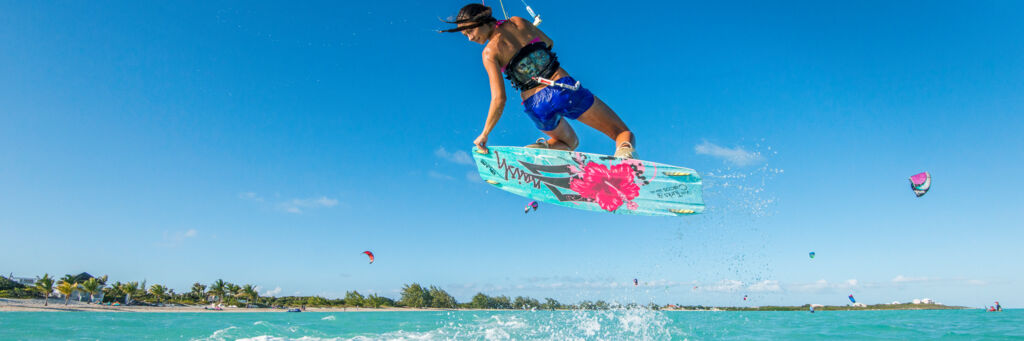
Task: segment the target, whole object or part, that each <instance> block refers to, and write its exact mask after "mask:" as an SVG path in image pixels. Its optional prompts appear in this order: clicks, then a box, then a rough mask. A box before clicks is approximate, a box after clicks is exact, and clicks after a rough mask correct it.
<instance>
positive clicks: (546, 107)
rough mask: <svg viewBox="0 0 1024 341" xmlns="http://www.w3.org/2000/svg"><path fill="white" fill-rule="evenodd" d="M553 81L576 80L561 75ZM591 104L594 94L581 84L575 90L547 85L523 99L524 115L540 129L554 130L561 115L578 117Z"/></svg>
mask: <svg viewBox="0 0 1024 341" xmlns="http://www.w3.org/2000/svg"><path fill="white" fill-rule="evenodd" d="M555 83H559V84H566V85H575V84H576V80H575V79H572V77H562V78H559V79H558V80H557V81H555ZM591 105H594V94H592V93H590V90H587V89H585V88H583V87H582V86H581V87H579V89H576V90H572V89H566V88H563V87H559V86H548V87H546V88H543V89H540V91H537V93H535V94H533V95H532V96H530V97H529V98H527V99H526V100H525V101H523V106H525V107H526V115H527V116H530V119H531V120H533V123H534V124H536V125H537V129H540V130H542V131H552V130H555V127H557V126H558V122H559V121H560V120H561V119H562V117H565V118H568V119H572V120H575V119H577V118H579V117H580V115H582V114H583V112H585V111H587V109H590V106H591Z"/></svg>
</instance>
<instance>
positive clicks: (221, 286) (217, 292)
mask: <svg viewBox="0 0 1024 341" xmlns="http://www.w3.org/2000/svg"><path fill="white" fill-rule="evenodd" d="M227 285H228V283H227V282H224V280H223V279H218V280H217V281H216V282H213V284H210V291H207V293H208V294H210V295H213V296H214V297H217V302H218V303H221V302H224V294H225V293H227Z"/></svg>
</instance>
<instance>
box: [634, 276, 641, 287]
mask: <svg viewBox="0 0 1024 341" xmlns="http://www.w3.org/2000/svg"><path fill="white" fill-rule="evenodd" d="M638 285H640V282H639V281H637V280H636V278H634V279H633V286H634V287H635V286H638Z"/></svg>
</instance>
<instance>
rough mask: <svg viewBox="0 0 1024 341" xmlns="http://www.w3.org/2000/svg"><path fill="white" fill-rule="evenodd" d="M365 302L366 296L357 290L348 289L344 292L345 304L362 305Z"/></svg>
mask: <svg viewBox="0 0 1024 341" xmlns="http://www.w3.org/2000/svg"><path fill="white" fill-rule="evenodd" d="M366 303H368V302H366V298H365V297H363V295H362V294H360V293H359V292H358V291H349V292H346V293H345V305H350V306H353V307H363V306H365V305H366Z"/></svg>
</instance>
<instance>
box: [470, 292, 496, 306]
mask: <svg viewBox="0 0 1024 341" xmlns="http://www.w3.org/2000/svg"><path fill="white" fill-rule="evenodd" d="M490 304H491V298H490V297H488V296H487V295H484V293H482V292H478V293H476V295H474V296H473V300H471V301H470V302H469V306H470V307H471V308H476V309H489V308H490Z"/></svg>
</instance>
